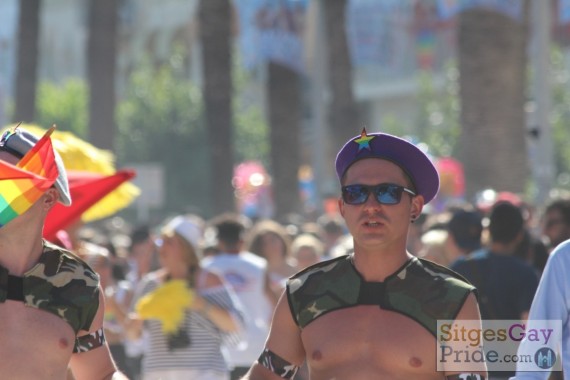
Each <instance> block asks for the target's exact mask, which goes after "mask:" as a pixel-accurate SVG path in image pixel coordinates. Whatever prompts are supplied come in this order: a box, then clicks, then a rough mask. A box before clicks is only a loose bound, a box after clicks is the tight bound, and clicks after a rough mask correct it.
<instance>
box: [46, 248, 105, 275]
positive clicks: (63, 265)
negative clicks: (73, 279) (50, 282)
mask: <svg viewBox="0 0 570 380" xmlns="http://www.w3.org/2000/svg"><path fill="white" fill-rule="evenodd" d="M40 262H42V263H43V264H44V265H45V266H46V269H47V268H48V267H50V268H51V269H50V272H59V271H61V270H70V267H71V266H74V267H77V266H79V267H82V269H83V272H82V273H83V275H84V276H88V277H90V278H98V275H97V273H96V272H95V270H94V269H93V268H91V266H90V265H89V264H88V263H87V262H86V261H85V260H83V259H82V258H81V257H79V256H78V255H77V254H75V253H74V252H72V251H70V250H68V249H65V248H63V247H60V246H58V245H56V244H53V243H51V242H49V241H44V251H43V254H42V257H41V259H40ZM76 273H79V272H76Z"/></svg>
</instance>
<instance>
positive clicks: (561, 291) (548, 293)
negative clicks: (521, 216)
mask: <svg viewBox="0 0 570 380" xmlns="http://www.w3.org/2000/svg"><path fill="white" fill-rule="evenodd" d="M569 270H570V241H568V242H566V243H563V244H562V245H560V246H559V247H558V248H556V250H554V251H553V252H552V254H551V255H550V257H549V259H548V262H547V264H546V267H545V268H544V272H543V274H542V277H541V278H540V282H539V285H538V289H537V290H536V294H535V296H534V300H533V301H532V306H531V308H530V313H529V318H528V321H527V329H530V328H535V327H540V328H545V327H550V326H545V324H549V323H550V322H552V323H554V322H556V321H561V323H562V329H563V331H562V338H563V337H568V336H569V335H570V334H569V332H568V331H564V329H567V328H568V325H567V323H566V321H568V317H569V316H570V281H569V280H568V273H569V272H568V271H569ZM535 321H544V322H541V323H540V325H539V326H534V325H535V323H538V322H535ZM560 339H561V337H560V336H559V335H556V337H552V338H551V341H553V342H551V343H550V344H549V346H550V345H552V346H553V347H554V348H553V349H554V350H555V351H556V350H557V349H560V347H561V346H562V347H564V345H562V344H561V342H560ZM529 351H531V352H532V351H534V352H536V343H533V342H531V341H529V340H528V339H523V340H522V341H521V344H520V346H519V350H518V352H519V354H525V353H527V352H529ZM559 354H560V353H559ZM569 358H570V353H568V352H562V364H563V365H564V372H565V373H570V372H568V371H570V365H569V363H568V361H569V360H570V359H569ZM521 367H522V364H521V365H519V366H518V367H517V374H516V379H523V380H524V379H529V380H530V379H533V380H539V379H541V380H542V379H547V378H548V376H549V374H550V371H542V372H538V371H534V372H528V371H524V370H523V368H521Z"/></svg>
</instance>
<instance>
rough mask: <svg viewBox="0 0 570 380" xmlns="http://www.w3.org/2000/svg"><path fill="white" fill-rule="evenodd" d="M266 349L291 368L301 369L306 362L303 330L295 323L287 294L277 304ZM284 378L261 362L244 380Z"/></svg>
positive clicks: (253, 367)
mask: <svg viewBox="0 0 570 380" xmlns="http://www.w3.org/2000/svg"><path fill="white" fill-rule="evenodd" d="M265 348H266V350H269V351H270V352H271V353H272V354H274V355H277V357H279V358H281V359H283V360H284V361H285V362H287V363H289V364H290V365H291V366H296V367H300V366H301V365H302V364H303V362H304V361H305V349H304V347H303V342H302V341H301V330H300V329H299V327H298V326H297V325H296V324H295V321H293V316H292V315H291V310H290V309H289V302H288V300H287V296H286V294H285V292H284V293H283V294H282V295H281V298H280V299H279V301H278V302H277V306H276V308H275V313H274V315H273V321H272V323H271V329H270V331H269V337H268V338H267V342H266V344H265ZM260 355H261V352H260ZM266 357H267V355H266ZM283 378H284V377H282V376H279V375H278V374H276V373H275V372H274V371H271V370H269V369H268V368H266V367H265V366H263V365H261V364H260V363H259V362H255V363H253V365H252V367H251V368H250V370H249V372H248V373H247V374H246V375H245V377H243V378H242V379H243V380H279V379H283Z"/></svg>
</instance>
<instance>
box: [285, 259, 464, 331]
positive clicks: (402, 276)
mask: <svg viewBox="0 0 570 380" xmlns="http://www.w3.org/2000/svg"><path fill="white" fill-rule="evenodd" d="M471 292H475V288H474V287H473V286H472V285H470V284H469V283H468V282H467V281H466V280H465V279H464V278H463V277H461V276H460V275H458V274H457V273H455V272H453V271H451V270H449V269H447V268H445V267H443V266H440V265H437V264H435V263H432V262H431V261H427V260H423V259H419V258H416V257H414V258H412V259H410V260H408V261H407V262H406V263H405V264H404V265H403V266H402V267H401V268H400V269H399V270H397V271H396V272H395V273H393V274H392V275H390V276H388V277H387V278H386V279H385V280H384V282H366V281H364V279H363V278H362V276H361V275H360V273H358V272H357V271H356V268H355V267H354V265H353V263H352V256H341V257H338V258H335V259H332V260H329V261H325V262H322V263H318V264H316V265H313V266H311V267H309V268H307V269H305V270H303V271H301V272H299V273H297V274H296V275H294V276H293V277H291V278H290V279H289V280H288V281H287V297H288V301H289V307H290V309H291V313H292V315H293V319H294V320H295V322H296V324H297V325H298V326H299V327H300V328H304V327H305V326H307V325H308V324H309V323H311V322H313V321H314V320H315V319H317V318H319V317H320V316H323V315H325V314H327V313H330V312H332V311H335V310H339V309H345V308H349V307H354V306H357V305H378V306H379V307H381V308H382V309H384V310H391V311H394V312H397V313H400V314H403V315H405V316H407V317H409V318H412V319H413V320H415V321H416V322H418V323H419V324H420V325H422V326H423V327H425V328H426V329H427V330H428V331H429V332H430V333H432V334H433V335H434V336H436V324H437V320H438V319H448V320H453V319H455V318H456V317H457V314H458V313H459V310H460V309H461V307H462V306H463V303H464V302H465V300H466V298H467V296H468V295H469V294H470V293H471Z"/></svg>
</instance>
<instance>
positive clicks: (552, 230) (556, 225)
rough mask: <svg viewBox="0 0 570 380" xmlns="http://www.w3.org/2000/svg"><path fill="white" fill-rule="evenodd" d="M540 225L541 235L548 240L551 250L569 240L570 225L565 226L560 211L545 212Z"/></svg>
mask: <svg viewBox="0 0 570 380" xmlns="http://www.w3.org/2000/svg"><path fill="white" fill-rule="evenodd" d="M542 223H543V224H542V234H543V235H544V236H546V237H547V238H548V240H549V241H550V246H551V247H552V248H554V247H556V246H557V245H558V244H560V243H562V242H563V241H565V240H567V239H570V225H568V224H566V222H565V221H564V217H563V216H562V214H561V213H560V211H558V210H556V209H554V210H551V211H549V212H547V213H546V214H545V215H544V220H543V222H542Z"/></svg>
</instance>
